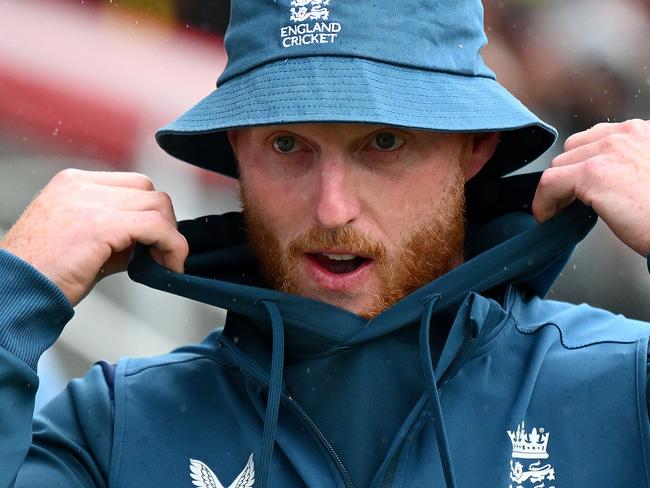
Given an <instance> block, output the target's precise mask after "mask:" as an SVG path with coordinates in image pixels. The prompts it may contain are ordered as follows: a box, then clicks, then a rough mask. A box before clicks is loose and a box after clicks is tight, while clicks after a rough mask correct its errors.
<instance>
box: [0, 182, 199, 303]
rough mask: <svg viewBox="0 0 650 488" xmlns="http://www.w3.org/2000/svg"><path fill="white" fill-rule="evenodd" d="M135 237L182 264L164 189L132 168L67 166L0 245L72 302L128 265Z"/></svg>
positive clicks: (161, 258)
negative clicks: (116, 170)
mask: <svg viewBox="0 0 650 488" xmlns="http://www.w3.org/2000/svg"><path fill="white" fill-rule="evenodd" d="M136 242H140V243H142V244H146V245H150V246H152V255H153V258H154V259H155V260H156V261H157V262H158V263H159V264H161V265H164V266H166V267H167V268H169V269H171V270H174V271H178V272H182V271H183V265H184V262H185V258H186V257H187V254H188V246H187V241H186V240H185V238H184V237H183V236H182V235H181V234H180V233H179V232H178V231H177V230H176V218H175V216H174V210H173V207H172V203H171V200H170V199H169V196H168V195H167V194H165V193H161V192H157V191H155V189H154V186H153V184H152V183H151V180H149V178H147V177H146V176H144V175H141V174H137V173H109V172H89V171H80V170H73V169H69V170H64V171H62V172H60V173H58V174H57V175H56V176H55V177H54V178H53V179H52V180H51V181H50V183H48V185H47V186H46V187H45V188H44V189H43V190H42V191H41V192H40V193H39V195H38V196H37V197H36V199H35V200H34V201H33V202H32V203H31V204H30V205H29V207H27V209H26V210H25V212H24V213H23V215H22V216H21V218H20V219H19V220H18V222H16V224H15V225H14V226H13V227H12V228H11V229H10V230H9V232H8V233H7V235H6V236H5V237H4V239H3V240H1V241H0V247H1V248H4V249H6V250H7V251H9V252H11V253H13V254H15V255H16V256H18V257H20V258H22V259H24V260H25V261H27V262H28V263H30V264H32V265H33V266H34V267H36V268H37V269H38V270H39V271H41V272H42V273H43V274H44V275H45V276H47V277H48V278H50V279H51V280H52V281H53V282H54V283H55V284H56V285H57V286H59V288H61V290H62V291H63V293H64V294H65V296H66V297H67V298H68V300H70V302H71V303H72V304H73V305H76V304H77V303H79V302H80V301H81V299H82V298H83V297H84V296H85V295H86V294H87V293H88V292H89V291H90V289H91V288H92V287H93V285H94V284H95V283H96V282H97V281H99V279H101V278H102V277H104V276H107V275H109V274H111V273H115V272H118V271H124V270H125V269H126V265H127V260H128V257H129V253H130V251H131V249H132V248H133V246H134V245H135V243H136Z"/></svg>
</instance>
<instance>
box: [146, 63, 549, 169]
mask: <svg viewBox="0 0 650 488" xmlns="http://www.w3.org/2000/svg"><path fill="white" fill-rule="evenodd" d="M316 122H331V123H336V122H341V123H343V122H344V123H372V124H382V125H391V126H398V127H404V128H413V129H424V130H433V131H443V132H488V131H489V132H492V131H501V132H502V136H501V140H500V142H499V145H498V146H497V150H496V152H495V154H494V156H493V157H492V159H491V160H490V161H489V162H488V164H486V166H485V167H484V168H483V170H482V171H481V173H480V174H479V176H480V177H496V176H501V175H504V174H507V173H510V172H512V171H514V170H516V169H518V168H520V167H522V166H524V165H526V164H528V163H529V162H531V161H533V160H535V159H537V157H539V156H540V155H541V154H542V153H544V152H545V151H546V150H547V149H548V148H550V147H551V146H552V145H553V143H554V142H555V139H556V137H557V132H556V131H555V129H554V128H553V127H551V126H550V125H548V124H546V123H544V122H543V121H541V120H540V119H539V118H538V117H537V116H535V115H534V114H533V113H532V112H531V111H530V110H528V109H527V108H526V107H525V106H524V105H523V104H522V103H521V102H519V101H518V100H517V99H516V98H515V97H514V96H513V95H511V94H510V93H509V92H508V91H507V90H506V89H505V88H503V87H502V86H501V85H500V84H499V83H498V82H497V81H496V80H494V79H492V78H489V77H481V76H462V75H458V74H452V73H446V72H438V71H428V70H421V69H414V68H409V67H403V66H395V65H392V64H385V63H380V62H377V61H371V60H366V59H360V58H348V57H323V56H315V57H305V58H296V59H289V60H286V61H276V62H273V63H270V64H266V65H263V66H261V67H258V68H256V69H254V70H252V71H249V72H248V73H245V74H243V75H240V76H238V77H236V78H233V79H230V80H229V81H227V82H226V83H224V84H223V85H221V86H220V87H219V88H218V89H217V90H215V91H214V92H212V93H211V94H210V95H208V96H207V97H206V98H204V99H203V100H202V101H200V102H199V103H198V104H196V105H195V106H194V107H192V108H191V109H190V110H188V111H187V112H186V113H185V114H183V115H182V116H181V117H179V118H178V119H177V120H175V121H174V122H172V123H171V124H169V125H167V126H165V127H163V128H162V129H160V130H159V131H158V132H157V134H156V140H157V141H158V144H159V145H160V146H161V147H162V149H164V150H165V151H166V152H167V153H169V154H170V155H172V156H174V157H176V158H178V159H181V160H183V161H186V162H188V163H191V164H194V165H196V166H199V167H202V168H206V169H209V170H212V171H216V172H218V173H221V174H224V175H227V176H232V177H237V167H236V162H235V159H234V155H233V152H232V149H231V147H230V145H229V143H228V138H227V136H226V132H225V131H227V130H228V129H234V128H239V127H250V126H261V125H274V124H290V123H316Z"/></svg>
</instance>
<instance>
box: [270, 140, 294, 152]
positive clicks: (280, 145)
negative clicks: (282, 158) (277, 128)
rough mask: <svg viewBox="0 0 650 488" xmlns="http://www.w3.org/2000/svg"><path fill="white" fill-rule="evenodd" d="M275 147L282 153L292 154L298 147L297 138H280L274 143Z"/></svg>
mask: <svg viewBox="0 0 650 488" xmlns="http://www.w3.org/2000/svg"><path fill="white" fill-rule="evenodd" d="M273 147H274V148H275V150H276V151H278V152H281V153H290V152H291V151H293V150H294V148H295V147H296V138H295V137H293V136H279V137H276V138H275V141H273Z"/></svg>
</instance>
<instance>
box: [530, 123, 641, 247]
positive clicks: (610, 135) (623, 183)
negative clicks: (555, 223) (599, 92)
mask: <svg viewBox="0 0 650 488" xmlns="http://www.w3.org/2000/svg"><path fill="white" fill-rule="evenodd" d="M564 149H565V152H564V153H563V154H561V155H559V156H558V157H556V158H555V159H554V160H553V161H552V163H551V167H550V168H549V169H547V170H546V171H545V172H544V174H543V175H542V179H541V181H540V183H539V186H538V188H537V192H536V194H535V200H534V201H533V215H534V216H535V218H536V219H537V221H539V222H543V221H545V220H547V219H549V218H551V217H553V216H554V215H555V214H557V213H558V212H559V211H560V210H561V209H562V208H564V207H566V206H567V205H569V204H570V203H571V202H572V201H573V200H575V199H576V198H577V199H579V200H581V201H582V202H584V203H586V204H587V205H590V206H591V207H592V208H593V209H594V210H595V211H596V213H597V214H598V215H599V216H600V218H602V219H603V221H604V222H605V223H606V224H607V225H608V226H609V228H610V229H612V231H613V232H614V234H616V236H617V237H618V238H619V239H620V240H621V241H623V242H624V243H625V244H627V245H628V246H629V247H630V248H632V249H634V250H635V251H636V252H638V253H640V254H641V255H642V256H648V254H650V121H644V120H629V121H627V122H623V123H620V124H598V125H596V126H594V127H592V128H591V129H589V130H587V131H585V132H579V133H578V134H574V135H573V136H571V137H569V138H568V139H567V141H566V143H565V144H564Z"/></svg>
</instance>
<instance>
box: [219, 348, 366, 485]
mask: <svg viewBox="0 0 650 488" xmlns="http://www.w3.org/2000/svg"><path fill="white" fill-rule="evenodd" d="M223 351H224V353H225V354H226V356H228V358H229V359H230V360H231V361H232V362H233V363H235V364H236V365H237V366H238V367H239V369H240V370H241V371H242V372H244V373H246V374H247V375H248V376H250V377H252V378H253V379H254V380H255V381H257V382H258V383H259V384H260V385H262V386H265V387H266V388H268V387H269V383H268V381H267V380H266V378H264V377H263V376H262V375H260V374H259V372H258V371H257V370H256V369H255V368H253V367H251V366H249V365H248V364H246V363H245V362H243V361H241V360H240V359H239V358H238V357H237V355H236V354H235V353H233V352H232V351H231V350H230V349H229V348H228V346H225V347H224V348H223ZM280 397H281V399H282V400H284V402H283V403H284V404H285V405H287V406H288V407H289V408H291V410H293V412H294V413H295V414H296V415H298V417H300V419H301V420H302V421H303V422H304V423H305V424H306V425H307V426H308V427H309V428H310V429H311V431H312V433H313V434H314V435H315V436H316V437H317V438H318V440H320V442H321V443H322V444H323V445H324V446H325V448H326V449H327V451H328V453H329V455H330V457H331V458H332V459H333V460H334V462H335V464H336V466H337V467H338V468H339V472H340V474H341V475H342V476H343V483H344V484H345V486H346V488H355V486H354V482H353V481H352V478H350V474H349V473H348V470H347V468H346V467H345V465H344V464H343V461H341V458H340V457H339V455H338V454H337V453H336V451H335V450H334V448H333V447H332V445H331V444H330V443H329V441H328V440H327V439H326V438H325V436H324V435H323V433H322V432H321V431H320V429H319V428H318V426H317V425H316V424H315V423H314V421H313V420H312V419H311V418H309V416H308V415H307V413H306V412H305V411H304V410H303V409H302V407H301V406H300V405H299V404H298V403H297V402H296V401H295V400H294V399H293V398H292V397H291V396H290V395H287V394H286V393H284V392H282V393H281V395H280Z"/></svg>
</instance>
